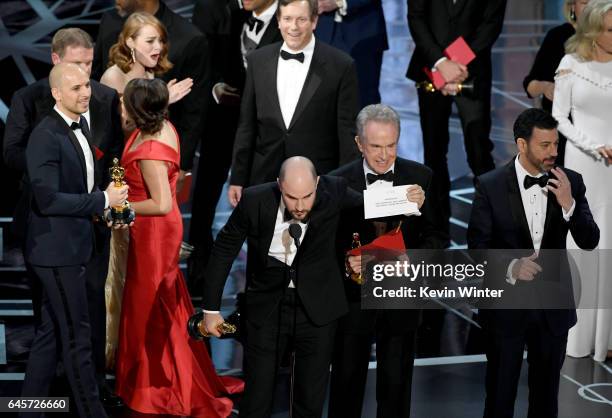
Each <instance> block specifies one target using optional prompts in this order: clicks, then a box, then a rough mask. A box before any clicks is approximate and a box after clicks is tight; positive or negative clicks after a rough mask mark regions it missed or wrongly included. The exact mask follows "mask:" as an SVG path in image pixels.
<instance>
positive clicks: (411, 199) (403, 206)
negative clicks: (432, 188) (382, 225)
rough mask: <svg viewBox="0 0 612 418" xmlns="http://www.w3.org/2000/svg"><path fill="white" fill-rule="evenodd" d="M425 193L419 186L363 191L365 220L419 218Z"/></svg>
mask: <svg viewBox="0 0 612 418" xmlns="http://www.w3.org/2000/svg"><path fill="white" fill-rule="evenodd" d="M424 201H425V193H424V192H423V189H422V188H421V186H419V185H409V186H395V187H385V188H376V189H366V190H364V191H363V207H364V212H365V219H373V218H384V217H387V216H397V215H406V216H411V215H416V216H420V215H421V212H420V211H419V208H420V207H421V206H422V205H423V202H424Z"/></svg>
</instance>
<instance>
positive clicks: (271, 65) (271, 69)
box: [255, 46, 285, 128]
mask: <svg viewBox="0 0 612 418" xmlns="http://www.w3.org/2000/svg"><path fill="white" fill-rule="evenodd" d="M279 55H280V46H279V48H278V49H275V51H274V52H273V53H272V54H271V56H270V58H269V59H267V60H266V61H265V63H264V67H265V70H264V73H265V74H266V76H265V77H262V81H261V83H262V87H263V91H264V92H265V93H266V95H267V96H268V100H269V101H270V104H271V105H272V106H273V107H274V115H275V117H276V121H277V122H278V124H279V126H282V127H283V128H285V121H284V120H283V114H282V112H281V108H280V101H279V99H278V88H277V86H276V79H277V73H278V56H279ZM255 82H257V80H255Z"/></svg>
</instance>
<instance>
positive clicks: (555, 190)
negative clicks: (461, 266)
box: [467, 109, 599, 418]
mask: <svg viewBox="0 0 612 418" xmlns="http://www.w3.org/2000/svg"><path fill="white" fill-rule="evenodd" d="M514 138H515V141H516V143H517V147H518V151H519V154H518V156H517V157H516V158H514V159H513V160H512V161H511V162H510V163H509V164H507V165H506V166H504V167H500V168H498V169H496V170H494V171H491V172H489V173H487V174H485V175H482V176H480V177H478V178H477V179H476V195H475V196H474V204H473V207H472V215H471V219H470V223H469V227H468V233H467V240H468V246H469V248H470V249H504V250H506V251H507V250H509V249H517V250H519V251H518V252H519V253H520V252H522V253H523V254H521V255H518V256H515V257H516V258H513V259H511V258H510V257H508V260H507V262H505V263H503V266H502V268H501V270H500V271H501V272H502V273H501V274H499V275H495V274H489V275H487V276H485V286H488V287H492V288H501V289H505V290H504V291H505V293H507V294H515V293H516V292H520V293H519V296H520V298H517V299H516V300H517V301H519V302H522V301H524V300H526V299H529V298H532V297H534V295H535V294H537V293H538V289H539V286H543V285H546V284H547V283H551V282H550V281H548V282H547V280H550V279H551V278H553V279H554V280H556V283H559V284H560V286H565V288H566V289H565V290H566V292H565V293H566V294H567V295H569V298H570V299H571V300H570V304H571V306H572V307H573V293H572V284H571V280H569V279H568V274H569V265H568V262H567V258H566V256H563V257H561V259H560V261H559V257H556V262H553V263H550V262H547V255H546V251H540V250H546V249H560V250H564V249H565V248H566V247H565V242H566V238H567V233H568V232H571V233H572V237H573V238H574V240H575V241H576V243H577V244H578V246H579V247H580V248H582V249H593V248H595V247H596V246H597V244H598V242H599V228H598V227H597V224H596V223H595V221H594V220H593V216H592V215H591V211H590V209H589V205H588V202H587V200H586V198H585V186H584V183H583V181H582V177H581V176H580V174H578V173H576V172H574V171H572V170H569V169H561V168H559V167H556V168H554V167H555V165H554V163H555V158H556V156H557V145H558V141H559V140H558V133H557V121H556V120H555V119H554V118H553V117H552V116H550V115H549V114H548V113H546V112H545V111H543V110H541V109H528V110H526V111H524V112H523V113H521V114H520V115H519V117H518V118H517V120H516V122H515V124H514ZM521 250H522V251H521ZM538 252H540V255H539V256H538ZM542 254H543V255H542ZM496 258H497V259H498V260H499V259H503V257H496ZM545 263H546V264H545ZM498 264H499V263H498ZM551 270H552V271H553V272H554V274H551ZM543 275H544V276H543ZM551 276H554V277H551ZM549 289H550V288H549ZM539 294H541V295H542V294H544V295H546V294H545V293H543V292H539ZM567 305H568V304H565V306H559V308H560V309H550V305H549V309H537V307H538V305H534V306H531V308H533V309H529V310H525V309H507V310H495V309H490V310H486V309H481V310H480V316H481V322H482V325H483V330H484V332H485V338H486V354H487V376H486V391H487V396H486V401H485V411H484V416H485V417H486V418H489V417H491V418H493V417H495V418H502V417H504V418H505V417H508V418H509V417H512V416H513V412H514V401H515V398H516V390H517V386H518V380H519V375H520V371H521V365H522V362H523V352H524V349H525V346H527V348H528V357H527V361H528V363H529V411H528V416H529V417H556V416H557V396H558V392H559V374H560V371H561V366H562V365H563V360H564V358H565V346H566V342H567V332H568V330H569V329H570V328H571V327H572V326H573V325H574V324H575V323H576V311H575V309H568V308H569V306H567ZM534 307H535V308H534Z"/></svg>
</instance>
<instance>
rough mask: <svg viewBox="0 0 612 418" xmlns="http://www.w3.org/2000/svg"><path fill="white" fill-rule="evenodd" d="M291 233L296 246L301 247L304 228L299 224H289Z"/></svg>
mask: <svg viewBox="0 0 612 418" xmlns="http://www.w3.org/2000/svg"><path fill="white" fill-rule="evenodd" d="M289 235H290V236H291V238H293V241H294V242H295V246H296V247H297V248H299V247H300V237H301V236H302V228H301V227H300V226H299V225H298V224H291V225H289Z"/></svg>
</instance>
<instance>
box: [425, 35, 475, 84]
mask: <svg viewBox="0 0 612 418" xmlns="http://www.w3.org/2000/svg"><path fill="white" fill-rule="evenodd" d="M444 56H445V57H446V58H447V59H446V60H444V61H442V62H441V63H440V64H438V68H437V69H438V71H431V70H430V69H429V68H427V67H425V68H423V71H424V72H425V74H427V76H428V77H429V79H430V80H431V81H432V83H433V85H434V87H435V88H436V89H437V90H442V88H443V87H444V85H445V84H447V83H461V82H462V81H465V79H466V78H467V76H468V74H467V65H468V64H469V63H470V62H472V60H473V59H474V58H476V54H474V51H472V49H471V48H470V47H469V45H468V44H467V43H466V42H465V40H464V39H463V37H462V36H460V37H458V38H457V39H455V40H454V41H453V42H452V43H451V44H450V45H449V46H448V47H447V48H446V49H445V50H444Z"/></svg>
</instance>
